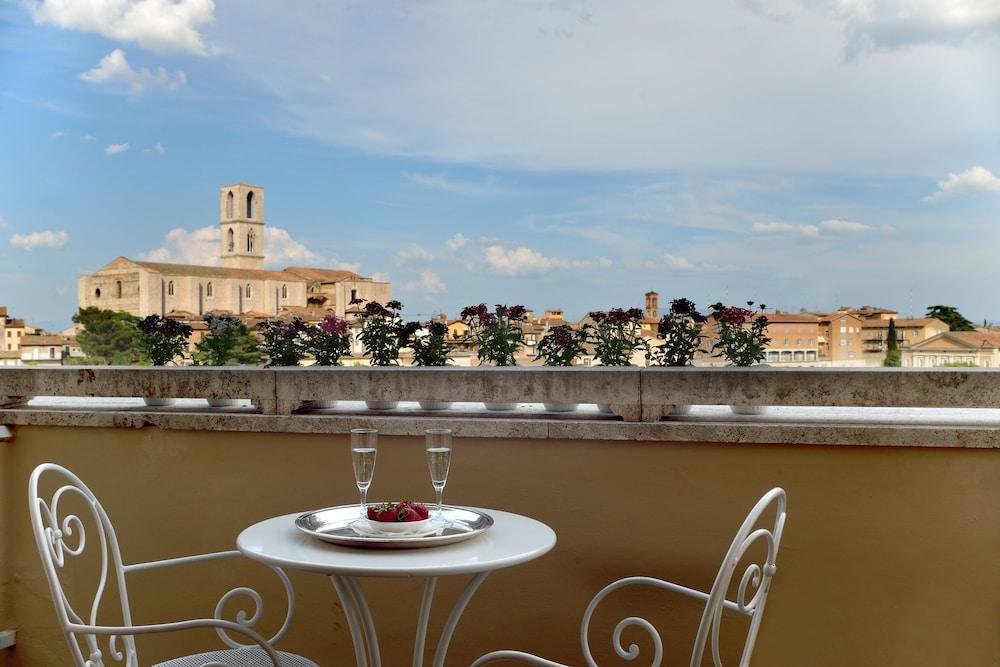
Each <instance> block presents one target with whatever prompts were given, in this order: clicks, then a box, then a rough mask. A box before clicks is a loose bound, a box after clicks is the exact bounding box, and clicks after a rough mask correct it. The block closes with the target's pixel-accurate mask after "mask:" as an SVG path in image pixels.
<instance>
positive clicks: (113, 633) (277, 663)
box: [66, 618, 283, 667]
mask: <svg viewBox="0 0 1000 667" xmlns="http://www.w3.org/2000/svg"><path fill="white" fill-rule="evenodd" d="M194 628H215V630H216V632H218V633H219V634H220V636H224V633H225V632H227V631H229V632H235V633H238V634H241V635H244V636H245V637H246V638H247V639H250V640H251V641H252V642H253V643H254V644H256V645H257V646H259V647H260V648H261V649H262V650H263V651H264V652H265V653H267V656H268V658H270V659H271V662H273V663H274V667H283V665H282V662H281V658H280V657H279V656H278V653H277V651H275V650H274V649H273V648H272V647H271V645H270V644H269V643H268V642H267V641H266V640H265V639H264V638H263V637H262V636H260V634H258V633H257V632H254V631H253V630H251V629H250V628H248V627H245V626H242V625H240V624H239V623H234V622H232V621H224V620H221V619H217V618H195V619H191V620H188V621H174V622H171V623H151V624H148V625H117V626H115V625H84V624H82V623H68V624H67V625H66V629H67V630H68V631H69V632H79V633H85V634H90V635H108V636H110V639H109V640H108V650H109V652H110V653H111V655H112V657H113V658H114V659H115V660H116V661H119V662H120V661H122V659H123V657H124V656H123V655H122V652H121V650H120V649H119V648H118V646H117V643H118V637H119V636H123V635H125V636H127V635H150V634H156V633H161V632H177V631H180V630H191V629H194ZM251 645H252V644H240V646H251ZM207 664H208V665H213V664H218V663H207ZM202 667H207V666H206V665H203V666H202Z"/></svg>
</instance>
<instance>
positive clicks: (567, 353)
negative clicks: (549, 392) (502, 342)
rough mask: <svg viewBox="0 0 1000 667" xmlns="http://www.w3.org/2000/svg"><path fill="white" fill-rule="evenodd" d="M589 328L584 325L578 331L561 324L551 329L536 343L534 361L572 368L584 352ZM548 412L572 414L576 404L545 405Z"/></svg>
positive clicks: (546, 364)
mask: <svg viewBox="0 0 1000 667" xmlns="http://www.w3.org/2000/svg"><path fill="white" fill-rule="evenodd" d="M589 329H590V327H589V326H588V325H586V324H584V325H583V326H581V327H580V328H578V329H573V328H572V327H570V326H568V325H565V324H562V325H559V326H557V327H552V328H551V329H550V330H549V331H548V333H546V334H545V335H544V336H542V339H541V340H540V341H538V350H537V354H536V355H535V360H538V359H544V362H543V365H545V366H572V365H573V364H574V363H576V360H577V358H578V357H579V356H580V355H582V354H583V353H584V352H586V344H587V337H588V335H589ZM544 405H545V409H546V410H548V411H549V412H572V411H573V410H576V408H577V404H576V403H545V404H544Z"/></svg>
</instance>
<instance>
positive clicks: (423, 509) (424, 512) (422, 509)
mask: <svg viewBox="0 0 1000 667" xmlns="http://www.w3.org/2000/svg"><path fill="white" fill-rule="evenodd" d="M410 508H411V509H412V510H413V511H414V512H416V513H417V514H419V515H420V518H421V519H426V518H428V517H429V516H430V515H431V511H430V510H429V509H427V506H426V505H424V504H423V503H410Z"/></svg>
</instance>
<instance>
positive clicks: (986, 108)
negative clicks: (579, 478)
mask: <svg viewBox="0 0 1000 667" xmlns="http://www.w3.org/2000/svg"><path fill="white" fill-rule="evenodd" d="M234 182H249V183H254V184H257V185H260V186H263V187H264V188H265V192H266V195H265V196H266V211H265V213H266V223H267V226H268V229H269V231H268V233H267V236H266V238H265V248H266V252H267V255H268V266H269V267H270V268H282V267H284V266H288V265H313V266H329V267H345V268H350V269H352V270H355V271H358V272H359V273H361V274H363V275H367V276H373V277H376V278H378V279H384V280H391V281H392V284H393V295H394V296H395V297H397V298H399V299H400V300H401V301H402V302H403V303H404V304H405V306H406V308H405V313H406V314H408V315H410V316H414V317H417V316H426V315H429V314H432V313H436V312H440V311H444V312H447V313H449V314H452V315H454V314H456V313H457V312H458V311H459V310H460V309H461V308H462V307H463V306H465V305H468V304H473V303H479V302H486V303H488V304H489V303H510V304H513V303H523V304H525V305H527V306H529V307H531V308H534V309H536V310H537V311H541V310H543V309H546V308H564V309H565V310H566V312H567V314H568V315H569V316H571V317H579V316H582V315H583V314H585V313H586V312H587V311H589V310H595V309H603V308H609V307H614V306H634V305H641V303H642V299H643V296H642V295H643V294H644V293H645V292H646V291H648V290H656V291H658V292H660V294H661V297H660V298H661V302H666V301H669V300H670V299H673V298H678V297H686V298H690V299H693V300H695V301H696V302H697V303H698V304H700V305H702V306H707V305H708V304H710V303H714V302H716V301H724V302H727V303H742V302H744V301H746V300H754V301H756V302H758V303H760V302H763V303H765V304H767V305H768V306H769V307H778V308H782V309H786V310H798V309H800V308H805V309H810V310H832V309H834V308H836V307H838V306H841V305H855V306H860V305H863V304H872V305H877V306H883V307H890V308H894V309H897V310H899V311H900V312H901V313H902V314H903V315H904V316H907V315H910V314H914V315H917V316H920V315H921V314H922V313H923V312H924V310H925V309H926V307H927V306H928V305H931V304H937V303H943V304H949V305H954V306H957V307H958V308H959V309H960V310H961V311H962V312H963V313H964V314H965V315H966V316H968V317H970V319H973V320H975V321H981V320H983V319H990V320H1000V290H998V289H997V285H998V284H1000V262H998V261H997V254H998V249H1000V0H705V1H704V2H682V1H679V0H678V1H668V0H630V2H627V3H622V2H620V1H618V0H609V1H597V0H594V1H591V0H531V1H528V0H523V1H522V0H494V1H491V0H472V1H470V0H427V1H425V2H420V3H413V2H406V1H403V0H399V1H393V0H385V1H384V2H377V3H372V2H361V1H360V0H358V1H347V0H341V1H321V0H297V1H296V2H273V1H272V0H240V1H239V2H236V1H235V0H229V1H227V0H216V1H213V0H20V1H18V0H0V305H4V304H5V305H7V306H8V307H9V309H10V311H11V313H12V314H14V315H15V316H18V317H26V318H28V320H29V321H30V322H33V323H38V324H39V325H41V326H48V327H50V328H56V327H57V325H65V324H68V322H69V319H70V317H71V315H72V314H73V312H75V310H76V281H77V278H78V277H79V276H80V275H81V274H85V273H88V272H91V271H94V270H96V269H98V268H100V267H101V266H103V265H104V264H106V263H107V262H109V261H111V260H112V259H114V258H115V257H117V256H119V255H124V256H126V257H130V258H133V259H150V260H157V261H173V262H182V263H213V262H217V254H218V211H219V204H218V196H219V195H218V191H219V188H220V187H221V186H222V185H225V184H228V183H234Z"/></svg>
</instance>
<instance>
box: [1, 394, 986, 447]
mask: <svg viewBox="0 0 1000 667" xmlns="http://www.w3.org/2000/svg"><path fill="white" fill-rule="evenodd" d="M119 402H120V403H125V402H126V401H119ZM72 403H73V401H65V404H64V405H61V406H28V407H22V408H17V409H8V410H0V423H4V424H8V425H11V426H15V427H16V426H64V427H113V428H130V429H133V428H134V429H139V428H145V427H154V428H162V429H167V430H177V431H233V432H270V433H317V434H330V433H335V434H343V433H346V432H347V431H348V430H349V429H351V428H357V427H373V428H377V429H378V430H379V431H380V432H381V433H383V434H385V435H402V436H422V435H423V434H424V430H425V429H428V428H450V429H453V430H454V431H455V434H456V435H457V436H459V437H474V438H501V439H525V438H527V439H536V440H606V441H642V442H699V443H712V444H723V445H725V444H751V443H753V444H775V445H779V444H783V445H853V446H875V447H885V446H889V447H955V448H975V449H997V448H1000V411H994V410H933V411H927V410H885V409H869V410H860V409H853V410H851V409H839V410H831V409H828V408H796V407H791V408H787V407H778V408H772V409H771V410H770V411H769V412H768V414H766V415H763V416H758V417H749V418H748V417H740V416H736V415H732V414H731V413H729V411H728V409H726V408H722V407H715V406H697V407H696V408H695V409H694V410H693V411H692V413H691V414H690V415H688V416H684V417H670V418H668V419H667V420H664V421H661V422H659V423H629V422H623V421H620V420H619V419H618V418H615V417H613V416H608V415H603V414H601V413H600V412H598V411H597V410H596V409H595V408H592V407H591V408H589V409H582V410H581V411H579V412H576V413H572V414H570V415H552V414H551V413H546V412H544V411H543V410H542V409H541V408H540V406H521V407H520V408H519V410H518V412H517V413H513V414H512V415H511V416H507V417H500V416H498V414H497V413H491V412H488V411H486V410H484V409H482V408H480V409H472V408H469V409H461V408H459V409H453V410H449V411H446V412H435V413H429V412H424V411H421V410H419V409H417V408H416V406H412V407H411V406H405V405H404V406H403V407H401V408H400V409H399V410H395V411H392V412H385V413H374V412H370V411H366V410H364V409H363V407H362V405H361V404H348V405H347V406H345V407H344V408H342V409H339V410H324V411H316V412H311V413H304V414H296V415H262V414H258V413H256V412H255V411H254V410H253V409H252V408H249V407H240V408H236V409H231V410H224V411H209V410H208V409H207V408H204V407H202V406H193V405H178V406H177V407H173V408H167V409H159V410H156V411H153V410H150V409H149V408H146V407H144V406H142V405H141V404H139V403H138V402H137V401H136V402H135V405H132V406H126V405H118V406H107V407H104V408H89V409H83V408H82V406H80V405H73V404H72ZM191 403H194V402H191ZM928 413H932V414H928Z"/></svg>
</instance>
